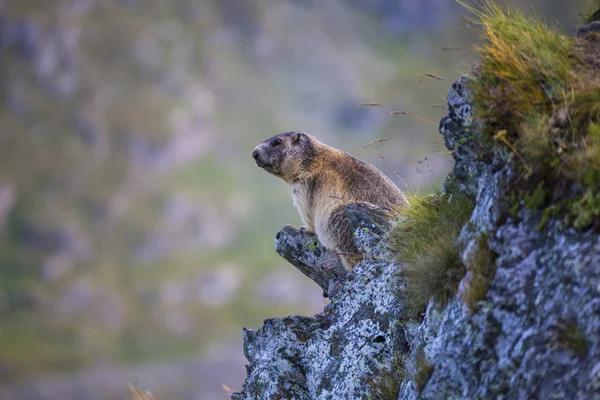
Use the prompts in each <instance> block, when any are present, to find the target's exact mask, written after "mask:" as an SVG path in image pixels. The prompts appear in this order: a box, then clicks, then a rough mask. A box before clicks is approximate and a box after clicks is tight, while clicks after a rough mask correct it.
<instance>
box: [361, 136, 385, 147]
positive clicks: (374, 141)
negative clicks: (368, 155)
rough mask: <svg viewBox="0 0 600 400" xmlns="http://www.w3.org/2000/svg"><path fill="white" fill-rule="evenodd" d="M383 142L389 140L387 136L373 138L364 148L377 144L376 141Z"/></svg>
mask: <svg viewBox="0 0 600 400" xmlns="http://www.w3.org/2000/svg"><path fill="white" fill-rule="evenodd" d="M383 142H387V139H386V138H379V139H375V140H371V141H370V142H369V143H367V144H365V145H364V146H363V149H366V148H367V147H369V146H371V145H373V144H375V143H383Z"/></svg>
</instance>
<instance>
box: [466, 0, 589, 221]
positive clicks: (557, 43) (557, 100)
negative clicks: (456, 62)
mask: <svg viewBox="0 0 600 400" xmlns="http://www.w3.org/2000/svg"><path fill="white" fill-rule="evenodd" d="M480 6H481V7H480V8H479V9H475V8H472V7H468V8H469V9H470V10H471V11H472V12H473V13H474V14H475V15H476V16H477V18H478V20H479V23H480V24H481V28H482V36H483V40H484V42H483V44H482V45H481V46H479V47H478V49H477V50H478V52H479V53H480V55H481V62H480V64H479V65H478V66H477V67H476V68H475V78H474V80H473V82H472V89H473V92H472V95H473V102H474V109H475V118H476V119H477V120H478V121H479V122H480V123H481V137H480V139H481V140H482V141H487V142H488V143H491V142H493V144H494V146H490V147H488V149H487V150H488V151H490V152H491V151H494V150H495V149H499V148H502V149H504V150H505V151H504V158H505V159H506V161H507V162H510V163H513V165H514V166H515V168H514V169H515V171H516V173H515V174H514V176H513V179H512V180H511V182H510V189H511V190H512V191H513V196H512V199H513V201H514V202H516V203H515V204H513V211H515V212H516V211H518V209H519V208H520V207H521V206H525V207H527V208H529V209H532V210H544V214H545V216H546V218H544V220H543V222H544V223H545V222H546V221H547V219H548V217H550V216H562V217H563V218H564V221H565V222H566V223H567V224H569V225H570V226H573V227H575V228H578V229H586V228H589V227H592V226H593V227H595V228H600V218H599V217H600V168H599V167H600V125H599V124H600V78H599V77H598V74H597V68H598V60H599V57H600V50H599V48H600V46H598V44H599V43H600V35H599V34H597V33H593V32H592V33H587V34H585V35H580V36H577V37H571V36H566V35H563V34H562V33H560V32H559V31H558V30H556V29H555V28H553V27H548V26H547V25H545V24H544V23H542V22H541V21H540V20H539V19H537V18H535V17H533V18H531V17H526V16H525V15H524V14H522V13H521V12H519V11H516V10H513V9H510V8H509V9H506V10H502V9H500V8H499V7H498V6H497V5H496V4H495V3H493V2H492V1H488V0H485V1H483V2H482V3H480ZM490 139H493V140H490ZM549 188H552V190H550V189H549Z"/></svg>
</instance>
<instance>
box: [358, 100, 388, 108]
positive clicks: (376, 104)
mask: <svg viewBox="0 0 600 400" xmlns="http://www.w3.org/2000/svg"><path fill="white" fill-rule="evenodd" d="M358 106H359V107H385V106H384V105H382V104H379V103H375V102H373V101H367V102H365V103H358Z"/></svg>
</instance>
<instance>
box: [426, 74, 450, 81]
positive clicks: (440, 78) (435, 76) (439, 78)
mask: <svg viewBox="0 0 600 400" xmlns="http://www.w3.org/2000/svg"><path fill="white" fill-rule="evenodd" d="M423 75H425V76H427V77H429V78H433V79H437V80H438V81H445V79H444V78H442V77H441V76H439V75H437V74H423Z"/></svg>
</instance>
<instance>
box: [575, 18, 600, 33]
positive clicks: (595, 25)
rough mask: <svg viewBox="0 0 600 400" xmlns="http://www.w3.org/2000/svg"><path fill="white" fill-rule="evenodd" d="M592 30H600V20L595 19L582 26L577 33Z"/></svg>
mask: <svg viewBox="0 0 600 400" xmlns="http://www.w3.org/2000/svg"><path fill="white" fill-rule="evenodd" d="M590 32H600V21H593V22H591V23H589V24H587V25H584V26H582V27H581V28H579V29H578V30H577V35H584V34H586V33H590Z"/></svg>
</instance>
